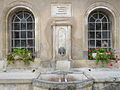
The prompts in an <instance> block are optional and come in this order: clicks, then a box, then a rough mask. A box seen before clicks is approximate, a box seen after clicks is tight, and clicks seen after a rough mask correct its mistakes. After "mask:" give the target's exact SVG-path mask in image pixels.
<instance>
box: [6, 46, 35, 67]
mask: <svg viewBox="0 0 120 90" xmlns="http://www.w3.org/2000/svg"><path fill="white" fill-rule="evenodd" d="M16 60H21V61H23V63H24V64H25V65H29V64H30V61H34V53H33V52H32V51H29V50H27V49H20V48H16V49H14V50H13V52H10V53H8V54H7V61H8V64H11V63H14V62H15V61H16Z"/></svg>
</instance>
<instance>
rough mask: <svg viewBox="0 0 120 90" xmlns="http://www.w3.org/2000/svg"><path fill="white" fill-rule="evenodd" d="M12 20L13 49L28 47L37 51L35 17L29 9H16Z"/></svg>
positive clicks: (11, 42)
mask: <svg viewBox="0 0 120 90" xmlns="http://www.w3.org/2000/svg"><path fill="white" fill-rule="evenodd" d="M10 20H11V29H10V30H11V34H10V36H11V41H10V46H11V51H13V49H14V48H26V49H28V50H31V51H35V19H34V16H33V14H32V13H31V12H29V11H27V10H19V11H15V12H14V13H13V15H12V18H11V19H10Z"/></svg>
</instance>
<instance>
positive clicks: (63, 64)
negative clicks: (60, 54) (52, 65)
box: [56, 60, 71, 70]
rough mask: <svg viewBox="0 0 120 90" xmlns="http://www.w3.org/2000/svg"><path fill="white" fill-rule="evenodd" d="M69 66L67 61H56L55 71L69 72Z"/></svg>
mask: <svg viewBox="0 0 120 90" xmlns="http://www.w3.org/2000/svg"><path fill="white" fill-rule="evenodd" d="M70 65H71V63H70V61H68V60H62V61H56V69H57V70H70Z"/></svg>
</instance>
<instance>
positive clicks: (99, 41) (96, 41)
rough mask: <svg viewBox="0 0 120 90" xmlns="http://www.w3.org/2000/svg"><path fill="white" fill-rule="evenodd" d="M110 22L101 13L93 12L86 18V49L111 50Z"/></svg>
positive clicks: (107, 17) (104, 14) (103, 13)
mask: <svg viewBox="0 0 120 90" xmlns="http://www.w3.org/2000/svg"><path fill="white" fill-rule="evenodd" d="M111 40H112V34H111V21H110V18H109V16H108V15H107V14H106V13H105V12H102V11H94V12H92V13H91V14H90V15H89V17H88V49H96V48H105V49H107V50H110V49H111V48H112V41H111Z"/></svg>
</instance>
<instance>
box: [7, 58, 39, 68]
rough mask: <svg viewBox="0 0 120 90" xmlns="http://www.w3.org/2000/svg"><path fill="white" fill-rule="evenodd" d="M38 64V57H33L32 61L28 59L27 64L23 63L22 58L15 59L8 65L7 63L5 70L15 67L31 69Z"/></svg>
mask: <svg viewBox="0 0 120 90" xmlns="http://www.w3.org/2000/svg"><path fill="white" fill-rule="evenodd" d="M39 64H40V59H39V58H35V60H34V62H32V61H30V64H29V65H25V64H24V63H23V61H22V60H16V61H15V63H13V64H12V63H11V64H9V65H7V70H11V69H16V70H21V69H24V70H25V69H28V70H30V69H33V68H35V67H38V66H39Z"/></svg>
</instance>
